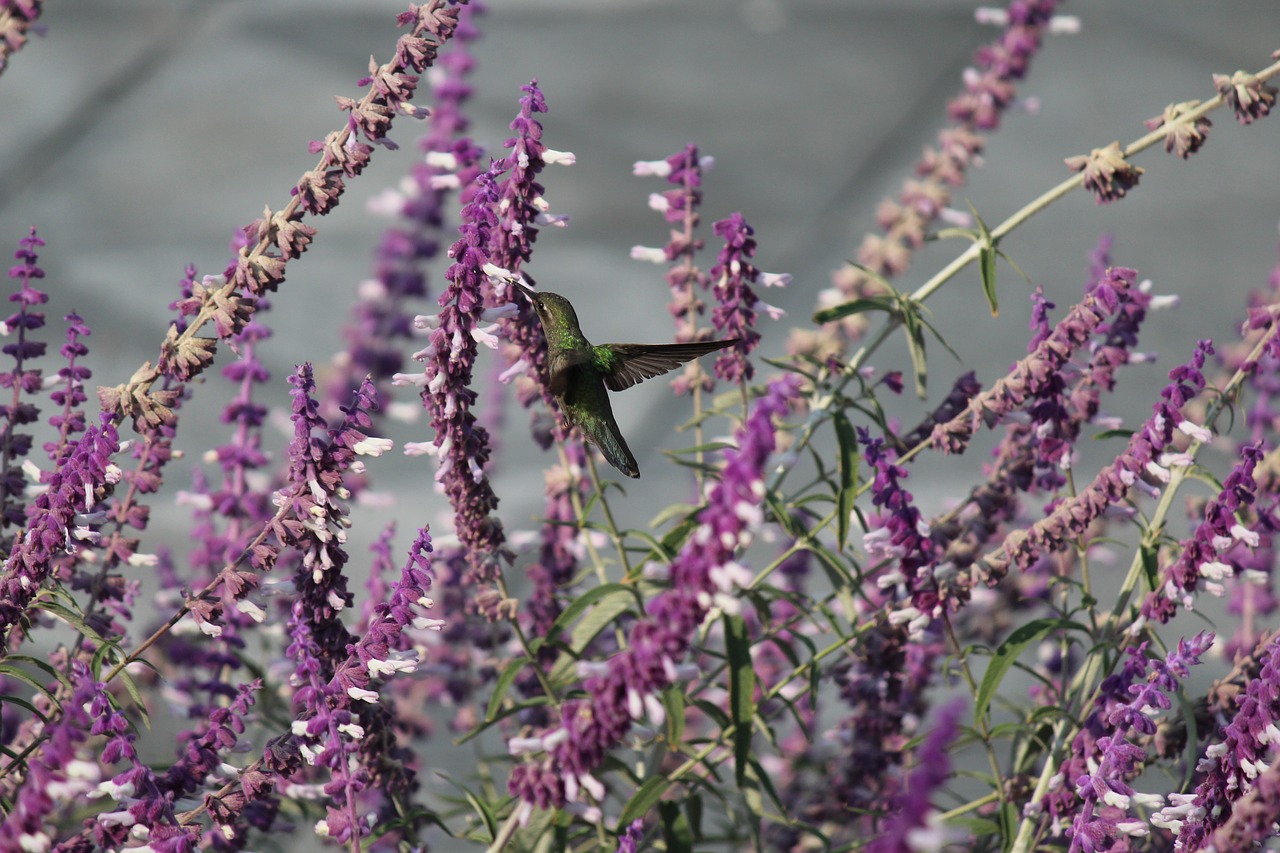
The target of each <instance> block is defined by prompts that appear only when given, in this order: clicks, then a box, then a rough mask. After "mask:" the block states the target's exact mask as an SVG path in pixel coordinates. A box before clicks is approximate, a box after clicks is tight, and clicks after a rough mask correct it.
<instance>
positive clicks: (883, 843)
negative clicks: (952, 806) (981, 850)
mask: <svg viewBox="0 0 1280 853" xmlns="http://www.w3.org/2000/svg"><path fill="white" fill-rule="evenodd" d="M963 711H964V703H963V702H961V701H960V700H956V701H954V702H952V703H951V704H950V705H947V706H946V707H945V708H943V709H942V710H941V711H940V712H939V714H938V721H937V723H936V725H934V727H933V730H932V731H931V732H929V734H928V735H927V736H926V737H925V739H924V743H922V744H920V748H919V750H917V753H916V759H917V764H916V767H915V769H914V770H912V771H911V775H910V776H909V777H908V778H907V780H906V783H905V784H904V785H903V786H902V788H901V789H900V791H899V792H898V795H897V796H895V797H894V798H893V806H892V808H891V809H890V813H889V817H888V819H887V820H886V821H885V823H884V825H883V826H882V827H881V830H880V832H879V833H877V835H876V836H875V838H874V839H873V840H872V841H871V843H870V844H868V845H867V846H866V848H865V849H866V853H902V851H910V850H940V849H942V847H943V845H944V844H945V843H946V839H945V838H943V837H941V836H940V835H939V830H937V829H935V828H933V827H932V826H931V825H930V823H929V820H930V818H931V817H932V816H933V815H936V814H937V813H938V812H937V809H936V808H935V807H934V806H933V805H932V804H931V803H930V802H929V798H930V796H931V795H932V794H933V792H934V791H936V790H937V789H938V788H940V787H941V786H942V785H943V783H944V782H946V781H947V779H949V778H950V777H951V756H950V755H948V754H947V749H948V748H949V747H950V746H951V742H952V741H954V740H955V739H956V734H957V732H958V730H959V727H958V725H957V724H958V722H959V719H960V714H961V713H962V712H963Z"/></svg>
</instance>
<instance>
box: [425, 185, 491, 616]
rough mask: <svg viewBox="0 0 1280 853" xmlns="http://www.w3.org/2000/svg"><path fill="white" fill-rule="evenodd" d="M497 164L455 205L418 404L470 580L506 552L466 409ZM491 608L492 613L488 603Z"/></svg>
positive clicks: (479, 439)
mask: <svg viewBox="0 0 1280 853" xmlns="http://www.w3.org/2000/svg"><path fill="white" fill-rule="evenodd" d="M502 171H503V166H502V164H501V163H500V162H499V163H495V164H494V165H493V166H491V167H490V169H489V171H488V172H486V173H485V174H483V175H481V176H479V177H478V178H477V179H476V185H475V195H474V196H472V198H471V201H470V202H469V203H468V204H467V205H466V206H465V207H464V208H463V209H462V220H463V222H462V226H461V227H460V228H459V229H458V231H459V233H460V234H461V235H462V237H461V238H460V239H459V240H458V241H457V242H456V243H454V244H453V246H452V247H451V248H450V249H449V256H450V257H452V258H453V259H454V262H453V265H452V266H450V267H449V271H448V272H447V273H446V274H445V275H446V278H447V279H448V281H449V285H448V287H447V288H445V292H444V293H443V294H441V296H440V305H441V306H443V310H441V312H440V314H439V316H438V318H437V319H436V321H435V322H436V329H435V331H434V332H432V334H431V343H430V345H429V346H428V347H427V349H426V351H425V353H426V356H427V364H426V370H425V382H426V388H425V389H424V390H423V392H422V401H423V405H424V406H426V407H427V409H428V410H429V411H430V412H431V425H432V427H433V428H434V429H435V433H436V435H435V439H434V440H433V441H432V443H431V445H430V446H429V450H428V452H430V453H431V454H433V455H434V456H436V458H437V459H438V460H439V463H440V467H439V469H438V470H437V471H436V477H435V478H436V482H437V483H439V484H440V488H441V489H442V490H443V491H444V493H445V494H446V495H448V496H449V503H450V504H451V505H452V506H453V511H454V526H455V527H456V529H457V533H458V538H459V539H460V540H461V541H462V543H463V545H465V546H466V548H467V552H468V559H469V560H470V563H471V567H472V571H473V574H474V577H473V580H476V581H482V582H486V583H487V582H490V581H492V580H493V579H494V578H495V577H496V575H497V571H498V560H499V558H501V557H504V556H507V551H506V550H505V548H504V547H503V543H504V542H505V540H506V536H505V534H504V533H503V530H502V524H501V522H499V521H498V519H497V518H496V517H495V516H494V515H493V512H494V510H496V509H497V507H498V496H497V495H495V494H494V492H493V488H492V486H490V484H489V479H488V477H487V476H486V475H485V466H486V465H487V464H488V462H489V433H488V431H487V430H486V429H484V427H482V426H480V425H479V424H477V423H476V417H475V415H474V414H472V412H471V409H472V406H473V405H474V404H475V401H476V398H477V394H476V392H475V391H473V390H472V389H471V387H470V385H471V372H472V368H473V366H474V364H475V360H476V337H477V335H479V334H482V332H481V331H480V327H481V323H482V321H483V317H482V315H483V314H484V311H485V305H484V298H485V283H486V281H487V280H488V275H487V273H486V272H485V266H486V265H487V264H489V252H490V251H491V250H492V247H493V245H494V241H495V239H496V233H495V232H496V230H497V226H498V215H497V213H496V211H497V210H498V208H499V204H500V193H499V190H498V186H497V180H498V176H499V175H501V174H502ZM487 610H489V611H492V612H490V615H491V616H495V617H496V616H497V615H498V613H497V611H496V610H493V609H492V608H487Z"/></svg>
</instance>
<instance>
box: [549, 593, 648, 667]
mask: <svg viewBox="0 0 1280 853" xmlns="http://www.w3.org/2000/svg"><path fill="white" fill-rule="evenodd" d="M600 589H606V590H609V592H608V593H607V594H606V595H602V596H600V598H599V601H598V602H597V604H596V606H595V607H594V608H592V609H591V612H590V613H588V614H587V615H586V616H584V617H582V621H581V622H579V623H578V624H577V625H576V626H574V629H573V633H571V634H570V635H569V648H571V649H573V651H574V652H575V653H578V652H581V651H582V650H583V649H585V648H586V647H587V645H588V644H589V643H590V642H591V641H592V640H594V639H595V638H596V635H597V634H599V633H600V632H601V631H603V630H604V629H605V628H606V627H608V626H609V625H610V624H612V623H613V620H615V619H617V618H618V617H619V616H620V615H622V614H623V613H626V612H627V611H628V610H631V609H633V608H635V607H636V593H635V588H634V587H630V586H627V585H625V584H620V583H613V584H605V585H604V586H601V587H596V590H600ZM594 591H595V590H593V592H594ZM556 621H557V622H559V621H560V620H559V619H557V620H556Z"/></svg>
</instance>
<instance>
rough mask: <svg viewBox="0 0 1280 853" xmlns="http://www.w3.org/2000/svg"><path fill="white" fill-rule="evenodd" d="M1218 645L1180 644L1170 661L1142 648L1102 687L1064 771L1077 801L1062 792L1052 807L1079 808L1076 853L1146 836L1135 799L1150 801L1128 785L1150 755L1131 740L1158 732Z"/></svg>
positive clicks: (1207, 638) (1060, 810)
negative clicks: (1162, 717)
mask: <svg viewBox="0 0 1280 853" xmlns="http://www.w3.org/2000/svg"><path fill="white" fill-rule="evenodd" d="M1213 643H1214V635H1213V633H1212V632H1210V631H1203V632H1201V633H1199V634H1196V635H1195V636H1194V637H1192V638H1191V639H1190V640H1187V639H1185V638H1184V639H1180V640H1179V641H1178V647H1177V649H1175V650H1174V651H1173V652H1171V653H1170V654H1169V656H1168V657H1167V658H1166V659H1165V660H1160V659H1159V658H1151V657H1148V656H1147V645H1146V643H1143V644H1142V645H1141V646H1140V647H1138V648H1131V649H1129V650H1128V652H1129V660H1128V661H1127V663H1126V664H1125V666H1124V669H1123V670H1122V671H1121V672H1120V673H1118V674H1117V675H1113V676H1111V677H1110V678H1109V679H1107V681H1106V682H1104V684H1103V691H1102V693H1101V694H1100V695H1099V697H1098V699H1097V701H1096V703H1095V705H1094V711H1093V713H1092V714H1091V715H1090V716H1089V718H1088V719H1087V720H1086V721H1085V724H1084V726H1083V727H1082V731H1081V734H1080V735H1078V736H1077V737H1076V740H1075V741H1074V742H1073V744H1072V756H1071V757H1069V758H1068V759H1067V761H1066V762H1064V764H1063V767H1062V772H1063V774H1064V775H1067V776H1072V774H1075V775H1073V776H1072V778H1069V779H1068V780H1067V781H1069V782H1071V783H1072V784H1073V785H1074V790H1075V794H1076V796H1077V797H1078V800H1076V801H1071V800H1070V799H1069V796H1070V794H1069V792H1068V790H1067V789H1066V788H1062V789H1060V791H1059V793H1057V794H1055V795H1051V797H1050V800H1049V801H1048V802H1047V803H1046V805H1047V806H1048V807H1049V811H1050V812H1051V813H1053V814H1064V813H1065V812H1066V811H1067V810H1068V809H1072V808H1074V810H1075V814H1074V817H1073V818H1072V826H1071V829H1070V830H1069V834H1070V836H1071V847H1070V851H1071V853H1092V852H1093V851H1102V850H1114V849H1123V848H1117V847H1116V846H1114V845H1122V844H1124V843H1125V842H1126V840H1127V839H1128V838H1129V837H1133V836H1143V835H1147V834H1148V832H1149V829H1148V827H1147V824H1146V822H1145V821H1144V820H1142V819H1141V818H1139V817H1137V816H1136V815H1133V814H1132V806H1133V804H1134V801H1135V800H1137V801H1140V802H1141V801H1144V800H1145V801H1147V803H1148V804H1149V801H1150V798H1146V797H1143V796H1142V795H1140V794H1137V793H1136V792H1135V791H1134V789H1133V788H1132V787H1131V786H1130V784H1129V783H1130V782H1131V781H1132V780H1133V779H1134V778H1136V777H1137V776H1138V774H1139V773H1140V772H1141V770H1142V768H1143V765H1144V763H1145V761H1146V758H1147V753H1146V750H1145V749H1142V748H1141V747H1139V746H1136V745H1135V744H1134V743H1133V741H1132V740H1131V739H1130V738H1132V739H1133V740H1137V739H1139V738H1149V737H1151V736H1152V735H1154V734H1155V732H1156V726H1157V720H1156V719H1155V717H1156V715H1157V714H1159V713H1161V712H1162V711H1167V710H1169V709H1170V708H1171V707H1172V706H1173V702H1172V700H1171V699H1170V698H1169V697H1170V696H1172V695H1174V694H1175V693H1177V691H1178V689H1179V680H1180V679H1185V678H1187V676H1188V675H1190V668H1191V667H1192V666H1195V665H1196V664H1199V663H1200V657H1201V655H1203V654H1205V652H1207V651H1208V650H1209V648H1210V646H1212V645H1213ZM1157 825H1158V824H1157Z"/></svg>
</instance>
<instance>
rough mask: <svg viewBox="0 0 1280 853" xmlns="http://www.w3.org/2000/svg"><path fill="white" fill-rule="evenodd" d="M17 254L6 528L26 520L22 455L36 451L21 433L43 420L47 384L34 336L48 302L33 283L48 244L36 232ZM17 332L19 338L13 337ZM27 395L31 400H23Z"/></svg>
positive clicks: (1, 500) (1, 515) (4, 480)
mask: <svg viewBox="0 0 1280 853" xmlns="http://www.w3.org/2000/svg"><path fill="white" fill-rule="evenodd" d="M18 245H19V248H18V250H17V251H16V252H14V253H13V256H14V258H16V259H17V260H18V261H19V262H20V263H18V264H15V265H14V266H12V267H10V268H9V278H12V279H15V280H17V282H18V289H17V291H15V292H14V293H12V294H10V295H9V301H10V302H13V303H16V304H17V310H16V311H14V312H13V313H12V314H10V315H9V316H8V317H6V318H5V319H4V327H3V328H4V331H5V334H6V337H8V336H10V335H12V336H13V337H14V338H15V339H14V340H12V341H9V342H7V343H5V344H4V347H3V349H2V351H3V352H4V354H5V355H7V356H9V357H10V358H12V359H13V362H14V364H13V369H12V370H9V371H5V372H3V373H0V388H12V389H13V393H12V402H11V403H5V404H4V405H0V426H3V430H2V433H3V436H4V439H3V448H2V449H3V460H2V464H3V466H4V467H3V471H0V525H2V527H3V528H9V527H20V526H21V525H22V524H23V522H24V521H25V518H26V517H25V514H24V511H23V510H24V507H25V501H26V485H27V478H26V475H25V474H24V473H23V471H22V457H24V456H26V455H27V454H28V453H29V452H30V450H31V436H30V435H29V434H26V433H24V432H23V431H22V430H23V429H24V428H26V427H27V426H28V425H29V424H33V423H35V422H36V421H37V420H39V417H40V410H39V409H38V408H37V407H36V405H35V404H34V403H33V402H30V398H31V397H32V396H34V395H35V394H36V393H38V392H39V391H40V389H41V386H42V384H43V381H44V378H43V373H42V371H41V370H40V369H39V368H38V367H35V366H34V364H33V362H34V360H35V359H37V358H40V357H41V356H43V355H44V354H45V344H44V342H43V341H40V340H36V339H34V338H31V337H29V335H32V334H33V333H34V332H35V331H36V330H38V329H40V328H42V327H43V326H44V324H45V320H44V312H43V311H41V310H39V308H38V306H40V305H43V304H45V303H46V302H48V301H49V297H48V295H47V294H46V293H44V291H42V290H39V289H37V288H35V287H33V286H32V284H31V283H32V282H33V281H35V280H37V279H42V278H44V270H42V269H41V268H40V266H39V264H38V263H37V261H39V255H38V253H37V251H38V250H39V248H40V247H41V246H43V245H44V240H41V239H40V238H39V237H37V236H36V229H35V228H32V229H31V231H30V233H29V234H27V236H26V237H23V238H22V240H20V241H19V244H18ZM14 333H16V334H14ZM24 396H25V397H26V398H27V399H26V400H24V399H23V398H24Z"/></svg>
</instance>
